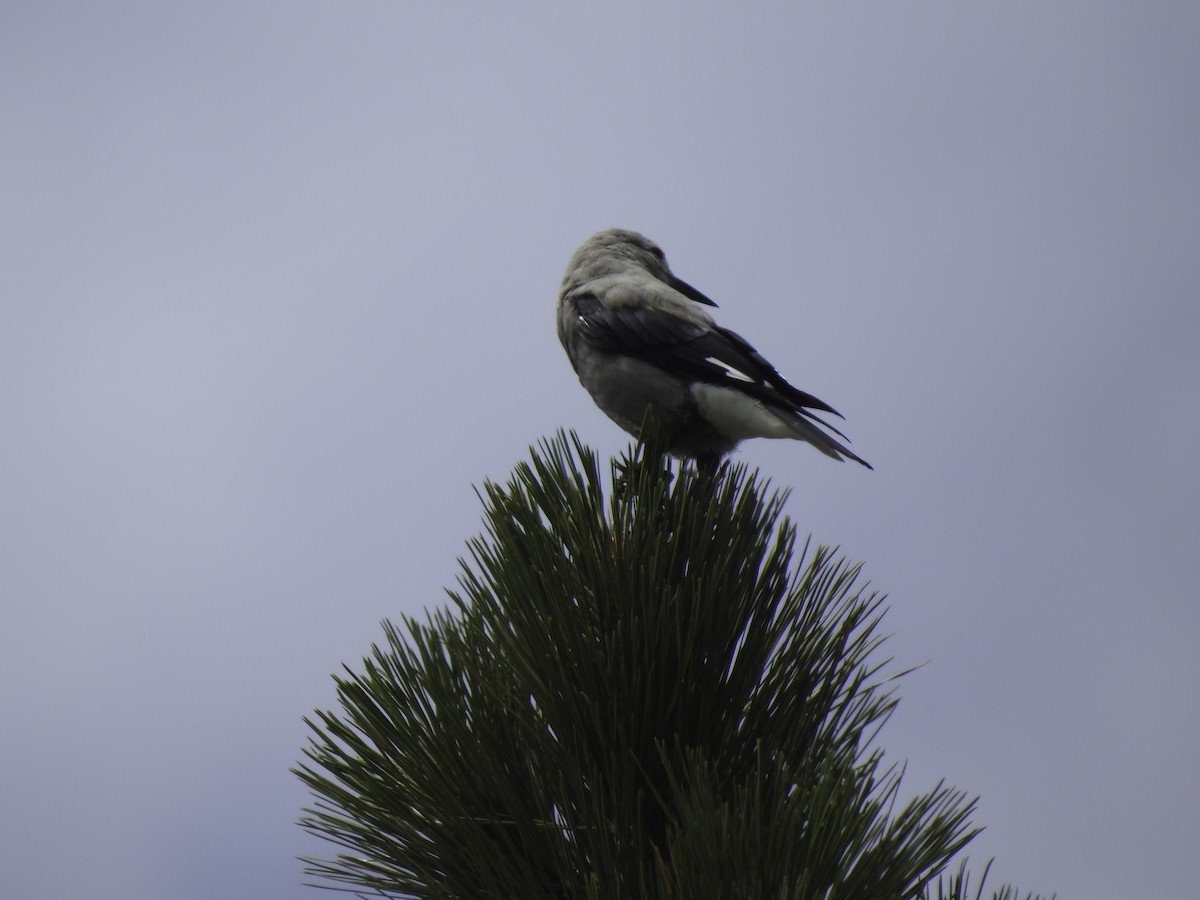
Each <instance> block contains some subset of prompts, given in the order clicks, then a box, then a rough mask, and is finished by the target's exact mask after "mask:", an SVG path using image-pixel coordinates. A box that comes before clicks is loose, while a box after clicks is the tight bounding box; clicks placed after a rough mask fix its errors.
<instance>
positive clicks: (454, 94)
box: [0, 0, 1200, 900]
mask: <svg viewBox="0 0 1200 900" xmlns="http://www.w3.org/2000/svg"><path fill="white" fill-rule="evenodd" d="M1197 46H1200V6H1197V5H1196V4H1195V3H1194V2H1189V0H1180V2H1156V0H1147V2H1142V3H1137V4H1132V3H1118V2H1105V0H1088V2H1061V3H1055V4H1046V3H1040V2H1021V0H1010V2H1005V3H969V4H968V3H945V2H925V0H906V2H902V3H897V2H891V3H876V2H868V3H856V4H800V3H793V4H782V3H780V4H749V5H748V4H729V3H726V4H714V3H688V4H683V3H662V4H653V5H651V4H635V3H629V2H624V3H611V4H606V5H603V6H601V5H597V4H591V5H583V4H555V5H551V4H532V3H523V2H514V3H506V4H482V3H474V4H471V3H467V4H432V3H428V4H427V3H415V2H398V0H392V2H340V3H328V2H311V0H288V2H286V3H285V2H278V0H274V2H271V0H238V2H236V3H234V2H220V0H219V2H214V3H204V4H164V3H149V2H121V0H117V2H111V3H104V4H96V3H83V2H23V0H16V2H9V3H6V4H5V5H4V7H3V10H2V11H0V158H2V159H3V161H4V162H3V166H2V167H0V232H2V233H0V721H2V722H3V726H2V727H0V773H2V775H0V778H2V791H3V802H2V803H0V896H3V897H5V898H12V900H42V898H63V897H84V896H106V897H123V898H127V900H162V898H166V897H169V898H180V900H193V898H195V900H199V898H205V900H208V898H212V897H245V898H256V900H283V898H300V897H306V896H309V897H311V896H317V893H316V892H315V889H314V888H312V887H307V886H304V883H303V882H304V880H305V879H304V876H303V873H302V871H301V864H300V863H299V862H298V861H297V857H298V856H303V855H318V856H321V855H331V854H332V853H333V852H335V848H334V847H332V846H331V845H327V844H324V843H322V842H320V841H318V840H317V839H315V838H313V837H311V836H309V835H307V834H305V833H304V832H303V831H302V830H301V829H300V828H299V827H298V826H297V825H296V819H297V818H298V816H299V815H300V809H301V807H302V806H304V805H305V804H306V803H307V802H308V801H309V796H308V794H307V793H306V791H305V789H304V787H303V785H302V784H301V783H300V782H299V780H298V779H296V778H295V777H294V776H293V775H292V774H290V773H289V767H290V766H292V765H294V764H295V763H296V762H297V761H298V760H299V759H300V754H301V748H302V747H303V746H304V744H305V741H306V739H307V736H306V731H305V727H304V725H303V723H302V721H301V719H302V717H303V716H305V715H309V714H311V712H312V710H314V709H318V708H320V709H326V708H330V707H331V706H332V705H333V704H334V690H333V682H332V679H331V677H330V676H331V673H336V672H339V671H342V666H343V665H344V664H345V665H349V666H351V667H354V666H356V665H357V664H358V663H359V661H360V660H361V659H362V657H363V656H365V655H366V654H367V653H369V651H370V647H371V644H372V643H374V642H377V641H380V640H382V634H383V633H382V630H381V628H380V622H381V620H383V619H385V618H393V619H395V618H398V617H399V616H400V615H401V614H402V613H420V611H421V610H423V609H425V608H433V607H437V606H439V605H440V604H442V603H444V602H445V593H444V589H445V588H446V587H450V586H453V584H454V578H455V575H456V572H457V571H458V569H457V563H456V558H457V557H458V556H459V555H461V554H463V553H464V550H465V542H466V540H467V539H468V538H470V537H471V536H473V535H475V534H477V533H478V532H479V531H480V529H481V518H480V517H481V508H480V505H479V501H478V499H477V497H476V495H475V493H474V486H476V485H479V484H481V483H482V482H483V481H484V479H489V478H490V479H496V480H502V479H505V478H506V477H507V475H508V473H509V472H510V470H511V468H512V467H513V465H514V464H516V463H517V462H518V461H520V460H521V459H523V458H525V457H526V456H527V455H528V448H529V446H530V445H531V444H533V443H535V442H537V441H538V440H539V439H540V438H541V437H543V436H546V435H549V434H552V433H553V432H554V431H556V430H557V429H559V428H573V429H575V430H577V431H578V433H579V434H580V435H581V437H582V438H583V439H584V440H585V441H587V442H588V443H589V444H590V445H591V446H593V447H594V448H596V449H597V450H598V451H599V452H600V453H602V454H604V455H605V456H608V455H612V454H615V453H618V452H620V451H621V450H622V449H624V448H625V446H626V445H627V438H626V436H625V435H624V434H623V433H622V432H621V431H620V430H619V429H618V428H617V427H616V426H614V425H613V424H612V423H611V422H609V420H608V419H606V418H605V417H604V416H603V414H601V413H600V412H599V411H598V410H597V409H596V408H595V407H594V406H593V405H592V403H591V402H590V400H589V398H588V397H587V395H586V393H585V392H584V390H583V389H582V388H581V387H580V385H579V383H578V381H577V379H576V378H575V376H574V374H573V373H572V371H571V369H570V365H569V363H568V362H567V360H566V357H565V355H564V354H563V352H562V349H561V347H560V346H559V344H558V341H557V339H556V336H555V326H554V302H555V297H556V294H557V287H558V282H559V279H560V278H561V274H562V270H563V267H564V266H565V265H566V261H567V259H568V257H569V256H570V254H571V251H572V250H573V249H574V248H575V247H576V246H577V245H578V244H579V243H580V242H581V241H582V240H583V239H584V238H585V237H587V236H588V235H589V234H591V233H592V232H594V231H597V230H600V229H602V228H607V227H612V226H620V227H625V228H633V229H636V230H639V231H642V232H643V233H645V234H647V235H649V236H650V237H652V238H653V239H654V240H656V241H657V242H658V243H659V244H661V245H662V246H663V248H664V249H665V250H666V253H667V256H668V259H669V260H670V262H671V264H672V267H673V268H674V270H675V272H676V273H677V274H678V275H680V276H681V277H682V278H684V279H686V280H687V281H689V282H690V283H692V284H694V285H695V286H696V287H697V288H699V289H700V290H702V291H703V292H705V293H706V294H707V295H708V296H710V297H712V298H713V299H714V300H716V302H717V303H719V304H720V309H719V310H716V313H717V315H718V316H719V321H720V322H721V323H722V324H723V325H726V326H727V327H731V328H733V329H734V330H736V331H738V332H739V333H741V334H743V335H745V336H746V337H747V338H748V339H749V340H750V341H751V342H752V343H754V344H755V345H756V346H757V348H758V349H759V350H760V351H761V352H762V353H763V354H764V355H765V356H766V357H767V358H768V359H770V360H772V362H773V363H775V365H776V366H777V367H778V368H779V369H780V370H781V371H782V372H783V373H784V374H785V375H786V376H787V377H788V378H789V379H790V380H791V381H793V382H794V383H795V384H796V385H797V386H798V387H800V388H802V389H804V390H806V391H809V392H811V393H814V394H816V395H817V396H819V397H821V398H822V399H824V400H826V401H828V402H829V403H831V404H833V405H834V406H836V407H837V408H838V409H839V410H841V411H842V412H843V413H844V414H845V415H846V417H847V419H846V424H845V428H844V429H843V430H845V431H846V433H847V434H848V435H849V436H850V437H851V439H852V440H853V448H854V449H855V451H856V452H858V453H860V454H861V455H863V456H864V457H865V458H867V459H868V460H870V461H871V462H872V463H873V464H874V466H875V471H874V472H869V471H866V470H864V469H862V468H861V467H859V466H853V465H839V464H837V463H835V462H833V461H831V460H829V459H827V458H825V457H823V456H821V455H820V454H819V453H816V452H815V451H813V450H812V448H810V447H807V446H804V445H802V444H797V443H793V442H786V441H757V442H749V443H747V444H745V445H743V447H742V448H741V449H740V450H739V451H738V454H737V459H738V460H739V461H743V462H746V463H748V464H750V465H753V466H756V467H758V468H759V469H760V470H761V472H762V474H763V475H764V476H766V477H768V478H770V479H771V481H772V483H773V484H774V485H776V486H778V487H787V488H790V489H791V491H792V495H791V499H790V501H789V503H788V507H787V512H788V514H789V515H790V516H791V517H792V518H793V519H794V520H795V521H796V522H797V523H798V526H799V528H800V530H801V532H802V533H811V534H812V535H813V537H814V539H815V540H816V541H819V542H821V543H825V544H835V545H838V546H839V547H840V548H841V552H842V553H843V554H845V555H846V556H847V557H849V558H851V559H855V560H861V561H863V562H864V563H865V569H864V574H865V576H866V577H867V578H868V579H869V580H870V582H871V585H872V586H873V587H874V588H876V589H878V590H881V591H885V592H887V594H888V598H889V599H888V604H889V607H890V612H889V613H888V615H887V617H886V619H885V621H884V630H885V631H887V632H888V633H890V634H891V635H892V637H891V638H890V639H889V641H888V643H887V644H886V648H887V651H888V654H889V655H891V656H893V657H895V659H896V661H897V664H898V665H915V664H918V663H922V662H924V663H925V665H923V666H922V667H921V668H919V669H917V670H916V671H915V672H913V673H912V674H911V675H909V676H907V678H906V679H905V680H904V681H903V682H902V683H901V686H900V695H901V697H902V701H901V704H900V706H899V708H898V710H897V712H896V714H895V715H894V716H893V718H892V719H891V721H890V722H889V723H888V724H887V725H886V726H885V728H884V729H883V731H882V732H881V733H880V736H879V745H880V746H881V747H883V748H884V749H885V751H886V753H887V754H888V757H889V759H893V760H900V761H907V774H906V776H905V781H904V784H905V786H906V788H907V790H908V791H909V792H911V793H912V794H916V793H918V792H922V791H925V790H928V789H929V788H930V787H931V786H932V785H933V784H934V783H936V782H937V781H938V780H939V779H941V778H945V779H946V780H947V782H948V783H950V784H952V785H954V786H957V787H959V788H961V789H962V790H964V791H966V792H967V793H968V794H971V795H978V796H979V798H980V800H979V806H978V810H977V813H976V815H975V818H974V821H975V822H976V824H979V825H983V826H986V831H985V832H984V833H983V834H982V835H981V836H980V837H979V838H978V839H977V840H976V841H975V842H974V843H973V844H972V846H971V848H970V856H971V859H972V860H973V861H974V862H976V863H978V864H979V865H981V864H982V862H983V861H985V860H986V859H988V858H989V857H993V856H994V857H995V858H996V862H995V865H994V866H993V868H992V878H993V879H995V881H994V884H999V883H1000V882H1001V881H1009V882H1012V883H1014V884H1016V885H1018V886H1019V887H1020V888H1021V889H1022V890H1034V891H1039V892H1042V893H1045V894H1049V893H1051V892H1055V891H1056V892H1058V895H1059V897H1060V898H1063V900H1067V898H1075V897H1087V898H1109V897H1112V898H1123V897H1132V896H1145V897H1148V896H1156V897H1184V896H1194V894H1195V874H1194V868H1195V866H1194V858H1195V849H1196V840H1197V836H1198V835H1200V766H1198V765H1197V760H1198V759H1200V703H1198V702H1197V700H1196V693H1197V689H1198V688H1200V655H1198V654H1196V653H1195V652H1194V648H1193V642H1194V640H1195V635H1196V634H1197V633H1200V604H1198V603H1197V588H1196V583H1197V579H1196V576H1195V575H1194V573H1192V572H1190V571H1189V569H1190V567H1191V565H1193V564H1194V560H1195V553H1196V547H1197V543H1198V540H1200V474H1198V468H1197V466H1196V463H1195V457H1196V448H1197V444H1198V442H1200V440H1198V439H1200V424H1198V421H1197V410H1198V396H1200V352H1198V347H1200V309H1198V305H1197V285H1198V283H1200V251H1198V248H1200V54H1198V53H1197V52H1196V48H1197Z"/></svg>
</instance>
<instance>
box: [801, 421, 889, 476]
mask: <svg viewBox="0 0 1200 900" xmlns="http://www.w3.org/2000/svg"><path fill="white" fill-rule="evenodd" d="M787 419H788V426H789V428H790V429H791V431H792V433H793V434H794V435H795V436H796V437H797V438H798V439H799V440H802V441H805V442H807V443H809V444H812V445H813V446H814V447H816V448H817V449H818V450H820V451H821V452H822V453H824V454H825V455H826V456H829V457H832V458H833V459H836V460H838V462H841V461H843V460H846V459H852V460H854V461H855V462H856V463H858V464H859V465H863V466H866V467H867V468H868V469H871V470H872V471H874V469H875V467H874V466H873V465H871V464H870V463H869V462H867V461H866V460H865V459H863V458H862V457H861V456H859V455H858V454H856V453H855V452H854V451H853V450H851V449H850V448H849V447H847V446H846V445H845V444H842V443H840V442H839V441H837V440H836V439H835V438H833V437H831V436H830V435H828V434H826V433H825V432H824V431H822V430H821V429H820V428H818V427H817V426H818V425H823V426H824V427H825V428H828V429H829V430H830V431H832V432H833V433H834V434H836V435H837V436H838V437H840V438H841V439H842V440H844V441H847V442H849V438H847V437H846V436H845V435H844V434H842V433H841V432H840V431H838V430H837V429H836V428H834V427H833V426H832V425H830V424H829V423H828V422H826V421H825V420H824V419H820V418H818V417H817V416H814V415H813V414H812V413H810V412H808V410H800V411H799V412H794V413H790V414H788V416H787ZM810 420H811V421H810Z"/></svg>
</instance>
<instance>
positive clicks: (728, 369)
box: [704, 356, 756, 384]
mask: <svg viewBox="0 0 1200 900" xmlns="http://www.w3.org/2000/svg"><path fill="white" fill-rule="evenodd" d="M704 361H705V362H710V363H712V364H713V365H714V366H720V367H721V368H722V369H724V370H725V374H726V375H728V376H729V377H730V378H736V379H737V380H738V381H745V382H747V383H748V384H754V383H755V382H756V379H754V378H751V377H750V376H749V375H747V374H746V373H744V372H739V371H738V370H737V369H735V368H734V367H733V366H731V365H730V364H729V363H727V362H725V361H723V360H720V359H717V358H716V357H715V356H710V357H708V358H706V359H705V360H704Z"/></svg>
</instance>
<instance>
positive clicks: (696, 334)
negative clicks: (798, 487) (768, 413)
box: [572, 292, 845, 437]
mask: <svg viewBox="0 0 1200 900" xmlns="http://www.w3.org/2000/svg"><path fill="white" fill-rule="evenodd" d="M572 299H573V301H574V307H575V312H576V314H577V320H576V326H577V331H576V334H577V336H578V337H579V338H580V339H582V340H584V341H586V342H587V343H588V344H590V345H591V346H593V347H595V348H596V349H597V350H600V351H602V352H607V353H621V354H624V355H626V356H633V357H637V358H638V359H641V360H644V361H646V362H648V363H651V364H652V365H654V366H656V367H658V368H660V369H662V370H664V371H666V372H669V373H671V374H673V375H676V376H677V377H679V378H682V379H685V380H687V381H692V382H705V383H708V384H715V385H720V386H721V387H726V388H732V389H735V390H738V391H741V392H743V393H745V394H748V395H750V396H752V397H755V398H756V399H759V400H762V401H764V402H766V403H769V404H772V405H774V406H778V407H782V408H784V409H787V410H791V411H792V412H795V413H799V414H802V415H805V416H807V417H808V418H811V419H813V420H815V421H817V422H820V423H821V424H822V425H824V426H825V427H827V428H829V429H830V430H831V431H833V432H834V433H835V434H838V435H840V436H841V437H845V435H843V434H842V433H841V432H840V431H838V430H837V429H836V428H834V427H833V426H832V425H829V423H827V422H824V421H822V420H821V419H819V418H817V417H816V416H814V415H813V414H812V413H810V412H809V409H819V410H822V411H824V412H828V413H832V414H833V415H835V416H839V417H840V416H841V413H839V412H838V411H837V410H835V409H834V408H833V407H832V406H829V405H828V404H827V403H825V402H824V401H822V400H819V399H817V398H816V397H814V396H813V395H812V394H807V393H805V392H804V391H801V390H798V389H797V388H795V387H793V386H792V385H790V384H788V382H787V381H786V380H785V379H784V378H783V376H782V375H780V374H779V373H778V372H777V371H776V370H775V368H774V366H772V365H771V364H770V363H769V362H767V361H766V359H764V358H763V356H762V355H761V354H760V353H759V352H758V351H757V350H755V349H754V348H753V347H752V346H751V345H750V343H749V342H748V341H746V340H745V338H743V337H741V336H740V335H738V334H736V333H735V332H733V331H730V330H729V329H727V328H721V327H719V326H717V325H714V324H711V323H709V322H707V321H704V320H702V319H694V318H685V317H684V316H682V315H680V314H678V313H676V312H673V311H671V310H669V309H663V308H660V307H656V306H645V305H629V304H623V305H614V304H612V303H608V304H606V303H604V302H603V301H602V300H601V299H600V298H599V297H598V296H596V295H595V294H591V293H587V292H577V293H575V294H574V296H573V298H572Z"/></svg>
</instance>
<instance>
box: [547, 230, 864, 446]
mask: <svg viewBox="0 0 1200 900" xmlns="http://www.w3.org/2000/svg"><path fill="white" fill-rule="evenodd" d="M705 306H716V304H715V303H713V301H712V300H710V299H708V297H706V296H704V295H703V294H702V293H700V292H699V291H698V290H696V289H695V288H694V287H692V286H691V285H689V284H688V283H687V282H685V281H682V280H680V279H679V278H676V277H675V276H674V275H673V274H671V270H670V268H669V267H668V266H667V261H666V258H665V257H664V255H663V252H662V250H661V248H659V246H658V245H657V244H655V243H654V242H653V241H651V240H650V239H649V238H646V237H644V236H642V235H640V234H638V233H637V232H636V231H626V230H624V229H620V228H611V229H609V230H608V231H601V232H599V233H597V234H594V235H592V236H591V237H590V238H588V239H587V240H586V241H584V242H583V244H581V245H580V247H579V249H578V250H576V251H575V253H574V255H572V257H571V261H570V262H569V263H568V264H567V271H566V274H564V276H563V281H562V289H561V291H560V292H559V296H558V338H559V340H560V341H562V345H563V348H564V349H565V350H566V351H567V356H568V357H569V358H570V360H571V365H572V366H573V367H574V368H575V372H576V373H577V374H578V375H579V380H580V382H582V384H583V386H584V387H585V388H587V391H588V393H589V394H591V395H592V399H593V400H594V401H595V402H596V405H597V406H599V407H600V409H601V410H602V411H603V412H604V413H605V414H606V415H608V416H609V418H611V419H612V420H613V421H614V422H616V423H617V424H618V425H620V426H621V427H622V428H624V429H625V430H626V431H628V432H629V433H630V434H632V435H634V436H637V434H638V431H639V430H640V428H641V426H642V423H643V421H644V420H645V417H646V413H647V411H648V410H653V411H654V415H655V418H656V419H657V422H658V425H659V427H661V429H662V433H663V435H664V438H665V440H666V441H667V449H668V450H669V451H670V452H671V453H673V454H675V455H677V456H689V457H695V458H697V459H699V460H701V461H702V462H706V463H713V462H715V461H716V460H717V459H718V458H720V457H721V456H723V455H724V454H726V453H728V452H730V451H731V450H733V448H734V447H736V446H737V445H738V443H739V442H740V441H743V440H745V439H746V438H752V437H767V438H792V439H794V440H800V441H807V442H808V443H810V444H812V445H813V446H814V447H816V448H817V449H818V450H820V451H821V452H822V453H824V454H825V455H826V456H831V457H833V458H834V459H837V460H841V459H843V458H846V459H852V460H854V461H855V462H859V463H862V464H863V465H864V466H866V467H867V468H868V469H869V468H871V465H870V464H869V463H867V462H866V460H864V459H862V458H860V457H858V456H856V455H855V454H854V453H852V452H851V451H850V450H849V449H847V448H846V447H845V446H844V445H843V444H842V443H840V442H839V441H838V440H836V439H835V438H834V437H832V436H831V434H829V433H827V432H826V431H825V430H823V429H827V430H828V431H829V432H832V434H834V435H837V436H838V437H839V438H841V439H842V440H846V436H845V435H844V434H842V433H841V432H840V431H838V430H837V429H836V428H834V427H833V426H832V425H830V424H829V423H828V422H825V421H823V420H822V419H820V418H818V417H817V416H816V415H815V414H814V413H813V412H811V410H820V411H822V412H826V413H830V414H832V415H835V416H839V417H840V415H841V414H840V413H838V412H837V410H835V409H834V408H833V407H831V406H829V405H828V404H826V403H824V402H822V401H821V400H818V399H817V398H816V397H814V396H812V395H811V394H806V393H804V392H803V391H800V390H797V389H796V388H794V387H792V386H791V385H790V384H788V383H787V382H786V381H785V380H784V379H783V376H781V375H780V374H779V373H778V372H777V371H775V369H774V367H773V366H772V365H771V364H770V363H768V362H767V361H766V360H765V359H763V357H762V356H761V355H760V354H759V353H758V351H756V350H755V349H754V348H753V347H752V346H750V344H749V343H747V342H746V341H745V339H743V338H742V337H740V336H739V335H737V334H735V333H734V332H732V331H730V330H729V329H727V328H721V327H720V326H719V325H717V324H716V323H715V322H714V321H713V320H712V317H711V316H710V315H709V314H708V312H707V311H706V310H705V308H704V307H705Z"/></svg>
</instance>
